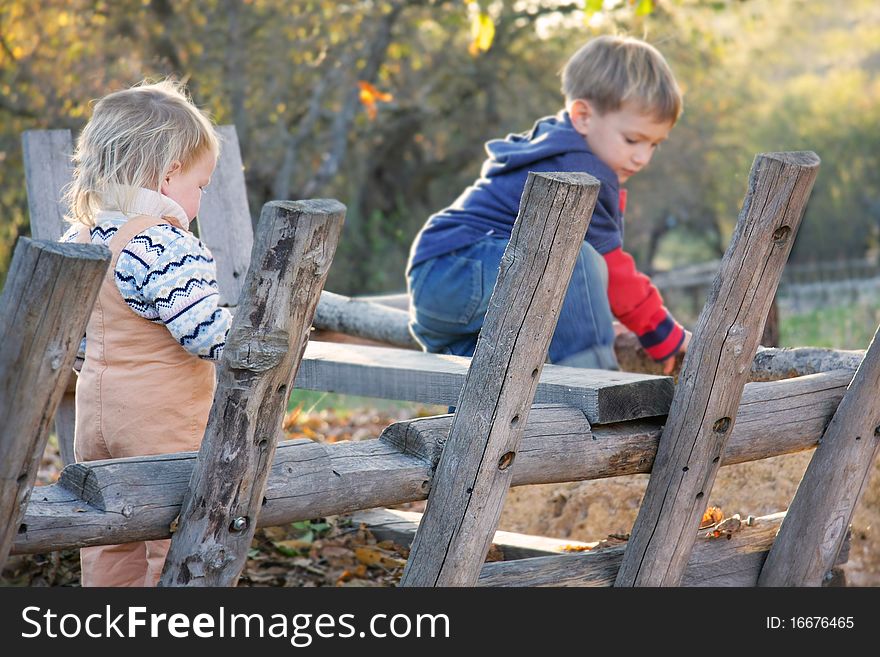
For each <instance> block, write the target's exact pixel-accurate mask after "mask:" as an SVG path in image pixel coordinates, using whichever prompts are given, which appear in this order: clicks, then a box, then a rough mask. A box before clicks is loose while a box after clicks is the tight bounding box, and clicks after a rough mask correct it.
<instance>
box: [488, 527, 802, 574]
mask: <svg viewBox="0 0 880 657" xmlns="http://www.w3.org/2000/svg"><path fill="white" fill-rule="evenodd" d="M784 516H785V514H784V513H777V514H773V515H770V516H764V517H761V518H757V519H756V520H755V524H754V525H753V526H752V527H743V528H742V529H741V530H740V531H738V532H736V533H735V534H732V535H731V537H730V539H725V538H706V537H705V534H706V532H705V531H703V532H699V533H698V534H695V535H694V540H695V545H694V549H693V552H692V553H691V556H690V558H689V560H688V564H687V568H686V569H685V573H684V576H683V578H682V582H681V584H682V586H754V585H755V583H756V582H757V581H758V573H759V572H760V570H761V566H762V564H763V563H764V559H765V558H766V556H767V551H768V550H769V549H770V546H771V545H772V543H773V537H774V536H775V535H776V531H777V530H778V529H779V525H780V523H781V522H782V518H783V517H784ZM698 536H699V538H698ZM623 558H624V546H622V545H621V546H614V547H608V548H604V549H601V550H597V551H595V552H579V553H576V554H566V555H561V556H556V557H536V558H533V559H522V560H518V561H499V562H495V563H488V564H486V565H485V566H483V570H482V571H481V572H480V579H479V581H478V582H477V586H612V585H613V584H614V580H615V577H616V576H617V572H618V570H619V568H620V566H621V563H622V561H623Z"/></svg>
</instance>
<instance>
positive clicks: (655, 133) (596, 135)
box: [569, 100, 672, 183]
mask: <svg viewBox="0 0 880 657" xmlns="http://www.w3.org/2000/svg"><path fill="white" fill-rule="evenodd" d="M569 115H570V116H571V123H572V125H573V126H574V129H575V130H577V131H578V132H579V133H580V134H582V135H583V136H584V138H585V139H586V140H587V145H588V146H589V147H590V150H591V151H593V153H594V154H595V155H596V157H598V158H599V159H600V160H602V161H603V162H604V163H605V164H607V165H608V166H609V167H610V168H611V169H612V170H613V171H614V173H616V174H617V177H618V179H619V180H620V182H621V183H624V182H626V181H627V180H628V179H629V177H630V176H633V175H635V174H636V173H638V172H639V171H641V170H642V169H644V168H645V167H646V166H648V162H650V161H651V157H652V156H653V155H654V151H655V150H657V146H659V145H660V143H661V142H663V141H665V140H666V138H667V137H668V136H669V132H670V131H671V130H672V122H671V121H657V119H656V118H655V117H654V116H652V115H651V114H644V113H642V111H641V110H640V109H637V108H635V107H633V106H632V105H624V106H623V107H621V108H620V109H619V110H617V111H614V112H606V113H605V114H600V113H599V112H597V111H596V110H595V109H594V108H593V107H592V106H591V105H590V103H589V102H588V101H586V100H576V101H574V102H573V103H572V104H571V107H570V109H569Z"/></svg>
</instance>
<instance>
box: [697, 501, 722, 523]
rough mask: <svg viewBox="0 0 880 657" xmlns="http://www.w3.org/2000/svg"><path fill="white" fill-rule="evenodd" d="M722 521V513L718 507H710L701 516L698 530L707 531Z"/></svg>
mask: <svg viewBox="0 0 880 657" xmlns="http://www.w3.org/2000/svg"><path fill="white" fill-rule="evenodd" d="M723 519H724V511H722V510H721V508H720V507H717V506H710V507H709V508H708V509H706V512H705V513H704V514H703V519H702V520H700V529H709V527H711V526H712V525H716V524H718V523H719V522H721V521H722V520H723Z"/></svg>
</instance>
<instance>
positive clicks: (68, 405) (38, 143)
mask: <svg viewBox="0 0 880 657" xmlns="http://www.w3.org/2000/svg"><path fill="white" fill-rule="evenodd" d="M21 145H22V152H23V154H24V173H25V185H26V187H27V198H28V212H29V214H30V225H31V235H33V236H34V237H35V238H36V239H40V240H48V241H51V242H54V241H57V240H58V239H59V238H60V237H61V236H62V235H63V234H64V232H65V231H66V230H67V226H68V225H69V224H68V223H67V222H66V221H65V220H64V217H65V215H66V214H67V206H66V205H65V204H64V202H63V200H62V196H63V193H64V188H65V187H66V186H67V185H68V184H69V183H70V181H71V180H72V179H73V162H72V161H71V158H72V156H73V137H72V136H71V134H70V130H26V131H25V132H23V133H22V135H21ZM70 376H71V377H73V374H72V373H71V375H70ZM75 412H76V403H75V396H74V395H73V393H72V392H71V393H69V394H68V393H65V394H64V396H63V397H62V398H61V401H60V402H59V403H58V410H57V412H56V416H55V434H56V435H57V437H58V449H59V450H60V452H61V460H62V462H63V463H64V465H68V464H70V463H73V462H74V460H75V459H74V456H73V430H74V427H75V426H76V419H75Z"/></svg>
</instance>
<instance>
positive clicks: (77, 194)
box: [65, 80, 220, 226]
mask: <svg viewBox="0 0 880 657" xmlns="http://www.w3.org/2000/svg"><path fill="white" fill-rule="evenodd" d="M219 152H220V141H219V138H218V136H217V133H216V131H215V129H214V125H213V123H212V122H211V120H210V119H209V118H208V116H207V115H206V114H205V113H203V112H202V111H201V110H199V108H197V107H196V106H195V105H194V104H193V102H192V100H191V99H190V98H189V96H188V95H187V92H186V88H185V86H184V85H183V84H182V83H180V82H176V81H174V80H163V81H161V82H157V83H152V84H151V83H147V82H142V83H140V84H138V85H136V86H134V87H131V88H130V89H125V90H122V91H117V92H114V93H111V94H108V95H107V96H104V97H103V98H102V99H101V100H99V101H98V102H97V103H96V104H95V109H94V112H93V113H92V118H91V120H89V122H88V123H87V124H86V127H85V128H83V131H82V132H81V133H80V136H79V139H77V142H76V151H75V152H74V155H73V162H74V172H73V181H72V182H71V184H70V185H69V187H68V188H67V190H66V193H65V200H66V201H67V203H68V205H69V207H70V216H69V217H68V221H70V222H72V223H81V224H85V225H86V226H94V225H95V214H96V213H97V211H98V210H102V209H103V210H121V211H123V212H125V211H126V210H127V209H128V208H127V207H126V206H127V205H128V203H129V202H130V200H131V199H132V198H133V197H134V194H135V193H136V191H137V189H138V188H139V187H145V188H147V189H152V190H155V191H157V192H158V191H159V187H160V185H161V181H162V178H163V177H164V176H165V174H166V173H167V172H168V171H169V170H171V168H172V165H173V163H174V162H175V161H178V162H180V165H181V167H182V169H183V170H184V171H185V170H186V169H187V168H189V167H190V166H191V165H192V164H193V163H195V162H196V161H198V160H199V159H200V158H201V157H203V156H204V154H205V153H213V154H214V157H217V155H218V154H219Z"/></svg>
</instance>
